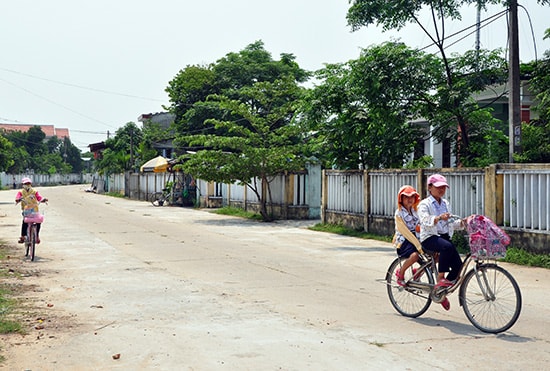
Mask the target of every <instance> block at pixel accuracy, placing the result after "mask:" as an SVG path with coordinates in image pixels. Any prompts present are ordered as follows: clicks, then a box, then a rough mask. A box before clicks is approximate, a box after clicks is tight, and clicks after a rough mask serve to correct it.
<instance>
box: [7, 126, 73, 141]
mask: <svg viewBox="0 0 550 371" xmlns="http://www.w3.org/2000/svg"><path fill="white" fill-rule="evenodd" d="M33 126H40V128H41V129H42V131H43V132H44V134H46V138H50V137H53V136H56V137H58V138H59V139H63V138H70V135H69V129H65V128H63V129H56V128H55V126H53V125H28V124H0V129H3V130H5V131H21V132H23V133H26V132H27V131H28V130H29V129H30V128H32V127H33Z"/></svg>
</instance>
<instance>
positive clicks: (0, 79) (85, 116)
mask: <svg viewBox="0 0 550 371" xmlns="http://www.w3.org/2000/svg"><path fill="white" fill-rule="evenodd" d="M0 81H4V82H5V83H6V84H9V85H11V86H14V87H16V88H18V89H21V90H23V91H24V92H26V93H28V94H31V95H33V96H35V97H37V98H40V99H43V100H45V101H46V102H48V103H51V104H53V105H55V106H58V107H61V108H63V109H66V110H67V111H70V112H72V113H74V114H77V115H79V116H82V117H84V118H87V119H88V120H91V121H95V122H97V123H100V124H102V125H105V126H107V127H110V128H115V126H113V125H109V124H107V123H106V122H103V121H100V120H98V119H95V118H93V117H91V116H88V115H85V114H83V113H80V112H78V111H75V110H73V109H72V108H69V107H67V106H65V105H63V104H60V103H57V102H54V101H53V100H51V99H48V98H46V97H43V96H41V95H39V94H36V93H34V92H32V91H30V90H29V89H26V88H23V87H21V86H19V85H17V84H14V83H12V82H11V81H8V80H6V79H3V78H0Z"/></svg>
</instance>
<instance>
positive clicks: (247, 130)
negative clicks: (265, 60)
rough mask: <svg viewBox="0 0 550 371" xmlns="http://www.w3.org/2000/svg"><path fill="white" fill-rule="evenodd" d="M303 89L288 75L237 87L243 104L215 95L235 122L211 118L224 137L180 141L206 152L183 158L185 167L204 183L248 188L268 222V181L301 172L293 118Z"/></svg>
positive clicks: (298, 131) (301, 143)
mask: <svg viewBox="0 0 550 371" xmlns="http://www.w3.org/2000/svg"><path fill="white" fill-rule="evenodd" d="M302 91H303V90H302V88H300V87H298V85H297V84H296V81H295V80H294V79H293V78H292V77H289V76H284V77H282V78H281V79H280V80H276V81H274V82H267V81H264V82H257V83H254V84H253V85H252V86H247V87H243V88H241V89H240V92H239V96H240V97H241V100H234V99H230V98H228V97H226V96H223V95H218V96H213V97H212V98H211V99H212V101H213V102H215V103H216V104H217V105H218V106H219V107H220V109H222V110H224V111H226V112H228V113H231V117H234V118H236V117H238V119H230V120H219V119H211V120H209V122H208V123H209V124H211V125H213V126H214V127H215V128H216V129H223V132H224V133H225V134H224V135H219V134H216V133H214V134H200V135H192V136H189V137H182V138H181V140H183V141H185V142H190V143H191V145H199V146H201V147H203V148H204V149H203V150H201V151H198V152H197V153H196V154H193V155H191V156H184V160H185V161H184V165H183V168H184V169H185V171H186V172H188V173H190V174H193V175H194V176H196V177H198V178H200V179H204V180H207V181H217V182H225V183H233V182H238V183H239V184H242V185H245V186H247V187H248V188H249V189H250V190H252V192H254V194H255V195H256V196H257V198H258V201H259V204H260V214H261V215H262V218H263V219H264V220H266V221H268V220H271V218H272V217H271V215H272V213H271V212H269V211H268V208H267V202H268V200H269V195H270V194H271V188H270V184H271V181H272V180H273V179H274V176H275V175H278V174H281V173H284V172H285V171H292V170H299V169H302V168H303V166H304V164H305V161H306V160H305V158H304V157H303V155H302V154H303V153H304V147H305V144H304V141H303V129H302V128H301V127H300V125H298V123H297V122H296V121H295V120H294V118H295V113H296V111H297V108H298V103H297V102H298V101H299V100H300V97H301V95H302ZM244 98H246V99H244Z"/></svg>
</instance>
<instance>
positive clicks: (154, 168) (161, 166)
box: [139, 156, 168, 173]
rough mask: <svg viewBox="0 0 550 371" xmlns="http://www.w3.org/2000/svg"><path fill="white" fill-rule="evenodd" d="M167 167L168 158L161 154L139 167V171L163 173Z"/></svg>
mask: <svg viewBox="0 0 550 371" xmlns="http://www.w3.org/2000/svg"><path fill="white" fill-rule="evenodd" d="M167 169H168V160H167V159H165V158H164V157H162V156H158V157H155V158H153V159H151V160H149V161H147V162H146V163H144V164H143V165H141V167H140V168H139V170H140V171H141V172H145V173H147V172H153V173H164V172H166V170H167Z"/></svg>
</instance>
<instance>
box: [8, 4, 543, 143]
mask: <svg viewBox="0 0 550 371" xmlns="http://www.w3.org/2000/svg"><path fill="white" fill-rule="evenodd" d="M521 4H522V5H523V6H524V7H525V9H524V8H520V11H519V31H520V56H521V60H522V61H523V62H528V61H531V60H534V59H536V58H541V57H542V56H543V53H544V51H546V50H550V40H543V39H542V38H543V34H544V30H545V29H546V28H549V27H550V24H549V22H548V19H550V7H541V6H539V5H537V3H536V1H535V0H528V1H527V0H526V1H523V2H521ZM348 8H349V2H348V1H347V0H323V1H319V0H279V1H266V0H232V1H228V0H201V1H188V0H155V1H150V0H94V1H87V2H84V1H75V0H49V1H39V0H17V1H3V4H1V5H0V11H1V12H2V22H0V35H1V36H0V48H1V50H2V53H1V55H2V57H1V58H0V123H10V124H49V125H54V126H55V127H58V128H68V129H69V130H70V136H71V141H72V143H73V144H74V145H76V146H77V147H78V148H79V149H80V150H81V151H83V152H87V151H88V145H89V144H91V143H97V142H101V141H103V140H106V139H107V138H108V136H109V135H110V136H112V135H114V133H115V131H116V130H117V129H118V128H120V127H122V126H124V125H125V124H126V123H128V122H135V123H137V124H139V122H138V117H139V116H140V115H141V114H144V113H154V112H162V111H164V108H163V107H165V106H169V105H170V102H169V100H168V96H167V94H166V92H165V88H166V86H168V83H169V81H170V80H172V79H173V78H174V77H175V76H176V75H177V73H178V72H179V71H180V70H181V69H184V68H185V67H186V66H188V65H196V64H200V65H204V64H209V63H214V62H216V61H217V60H218V59H220V58H222V57H224V56H225V55H226V54H227V53H230V52H239V51H241V50H242V49H244V48H245V47H246V46H247V45H249V44H251V43H253V42H255V41H258V40H261V41H263V42H264V47H265V49H266V50H267V51H268V52H270V53H271V55H272V57H273V58H274V59H279V56H280V54H281V53H291V54H293V55H294V56H295V57H296V61H297V62H298V64H299V65H300V67H302V68H304V69H306V70H310V71H314V70H318V69H320V68H323V66H324V65H325V64H326V63H339V62H347V61H348V60H350V59H356V58H358V57H359V54H360V52H361V49H362V48H367V47H369V46H371V45H375V44H380V43H382V42H384V41H389V40H400V41H403V42H405V43H406V44H407V45H408V46H410V47H425V46H428V45H429V44H430V42H429V39H428V38H427V37H426V36H425V35H424V34H423V33H422V32H421V31H420V29H419V28H418V27H417V26H413V25H411V26H407V27H406V28H405V29H402V30H400V31H397V30H392V31H388V32H385V33H383V32H382V31H381V30H380V29H379V28H377V27H375V26H371V27H368V28H362V29H360V30H358V31H356V32H352V30H351V28H350V27H349V26H348V25H347V22H346V13H347V10H348ZM501 10H502V8H500V7H495V6H493V7H491V8H490V9H489V10H488V12H483V13H482V15H481V18H482V19H485V18H487V17H489V16H491V15H494V14H496V13H498V12H499V11H501ZM528 15H529V16H530V17H529V16H528ZM462 16H463V21H462V22H455V23H453V24H451V25H449V26H448V28H447V34H448V35H449V34H452V33H454V32H458V31H460V30H462V29H463V28H465V27H468V26H471V25H472V24H475V22H476V11H475V9H474V8H464V9H463V11H462ZM422 17H424V19H427V18H426V17H428V14H423V15H422ZM530 21H531V23H530ZM531 24H532V27H533V32H532V31H531ZM506 27H507V26H506V19H505V17H501V18H499V19H498V20H497V21H494V22H492V23H490V24H489V25H487V26H486V27H484V28H482V30H481V36H480V42H481V47H482V48H487V49H495V48H503V49H505V48H506V45H507V43H506ZM462 35H464V34H462ZM452 40H458V37H457V38H454V39H452ZM474 46H475V36H474V35H471V36H469V37H467V38H466V39H464V40H462V41H460V42H457V43H456V44H455V45H452V46H451V47H450V48H449V49H448V51H450V52H453V51H456V52H463V51H464V50H468V49H473V48H474ZM425 50H426V51H428V52H435V50H434V49H433V48H431V49H430V48H428V49H425ZM503 53H505V52H503ZM503 56H505V54H504V55H503Z"/></svg>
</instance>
